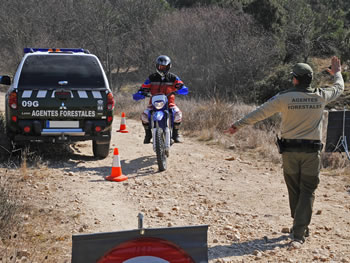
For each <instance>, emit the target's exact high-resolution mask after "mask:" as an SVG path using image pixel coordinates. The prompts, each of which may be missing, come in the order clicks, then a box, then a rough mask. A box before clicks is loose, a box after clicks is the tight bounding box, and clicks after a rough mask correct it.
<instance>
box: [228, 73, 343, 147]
mask: <svg viewBox="0 0 350 263" xmlns="http://www.w3.org/2000/svg"><path fill="white" fill-rule="evenodd" d="M343 91H344V80H343V77H342V75H341V72H337V73H336V74H334V84H333V86H331V87H327V88H316V89H315V88H312V87H301V86H296V87H294V88H292V89H289V90H287V91H283V92H280V93H278V94H277V95H276V96H274V97H273V98H271V99H270V100H268V101H267V102H265V103H264V104H262V105H261V106H260V107H258V108H257V109H256V110H254V111H253V112H251V113H249V114H248V115H246V116H245V117H243V118H242V119H240V120H238V121H236V122H235V123H234V126H236V127H237V128H238V129H240V128H242V127H244V126H246V125H251V124H254V123H256V122H258V121H261V120H264V119H266V118H268V117H270V116H272V115H274V114H275V113H278V112H281V114H282V116H281V117H282V128H281V137H282V138H284V139H304V140H321V136H322V117H323V111H324V108H325V106H326V105H327V104H328V103H329V102H331V101H333V100H335V99H336V98H338V97H339V96H340V95H341V94H342V93H343Z"/></svg>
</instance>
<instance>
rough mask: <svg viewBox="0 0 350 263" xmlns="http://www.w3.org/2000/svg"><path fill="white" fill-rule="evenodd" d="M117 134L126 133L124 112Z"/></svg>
mask: <svg viewBox="0 0 350 263" xmlns="http://www.w3.org/2000/svg"><path fill="white" fill-rule="evenodd" d="M117 132H121V133H128V131H127V130H126V120H125V113H124V112H122V121H121V123H120V128H119V130H117Z"/></svg>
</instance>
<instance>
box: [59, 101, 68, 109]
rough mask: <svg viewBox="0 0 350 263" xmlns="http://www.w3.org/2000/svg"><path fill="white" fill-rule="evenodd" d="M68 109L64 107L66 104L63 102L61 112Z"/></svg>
mask: <svg viewBox="0 0 350 263" xmlns="http://www.w3.org/2000/svg"><path fill="white" fill-rule="evenodd" d="M66 109H67V107H66V106H65V105H64V102H62V104H61V107H60V110H66Z"/></svg>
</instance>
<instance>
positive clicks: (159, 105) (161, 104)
mask: <svg viewBox="0 0 350 263" xmlns="http://www.w3.org/2000/svg"><path fill="white" fill-rule="evenodd" d="M164 104H165V103H164V101H155V102H154V103H153V106H154V107H155V108H156V109H157V110H160V109H162V108H163V107H164Z"/></svg>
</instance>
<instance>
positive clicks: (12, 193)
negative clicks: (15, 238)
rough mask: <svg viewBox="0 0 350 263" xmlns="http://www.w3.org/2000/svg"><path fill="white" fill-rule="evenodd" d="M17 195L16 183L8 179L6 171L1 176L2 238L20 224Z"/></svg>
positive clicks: (0, 236) (0, 221) (0, 222)
mask: <svg viewBox="0 0 350 263" xmlns="http://www.w3.org/2000/svg"><path fill="white" fill-rule="evenodd" d="M17 194H18V192H17V190H16V183H14V182H13V181H12V180H10V179H9V178H8V173H7V170H6V171H5V173H4V174H2V175H0V219H1V220H0V238H4V237H6V236H7V235H8V234H9V233H10V232H11V231H12V230H13V229H15V227H16V225H17V223H18V211H19V207H20V205H19V202H18V201H19V200H17V198H16V196H17Z"/></svg>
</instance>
